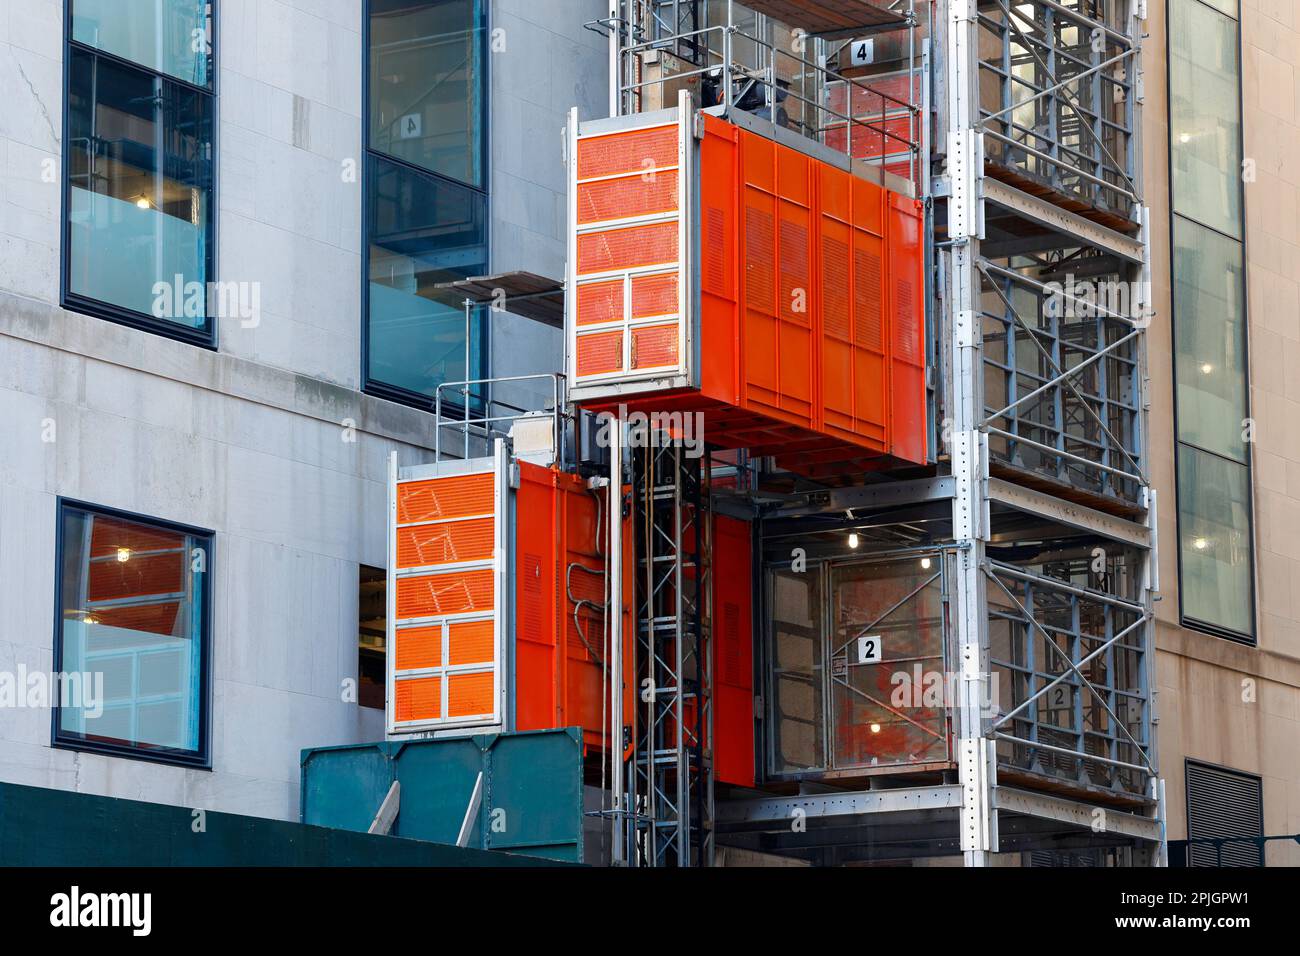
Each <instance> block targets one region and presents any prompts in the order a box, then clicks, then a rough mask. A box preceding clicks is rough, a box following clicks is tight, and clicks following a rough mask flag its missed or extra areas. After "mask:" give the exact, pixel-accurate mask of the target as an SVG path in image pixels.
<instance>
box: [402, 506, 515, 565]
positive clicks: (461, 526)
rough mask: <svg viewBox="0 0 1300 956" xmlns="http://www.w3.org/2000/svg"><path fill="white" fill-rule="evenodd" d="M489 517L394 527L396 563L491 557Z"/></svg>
mask: <svg viewBox="0 0 1300 956" xmlns="http://www.w3.org/2000/svg"><path fill="white" fill-rule="evenodd" d="M492 535H493V519H492V518H471V519H469V520H465V521H448V522H444V523H441V524H419V525H408V526H406V527H402V528H398V529H397V566H398V567H399V568H403V569H404V568H419V567H424V566H426V565H430V564H451V563H453V562H457V561H482V560H486V559H488V558H491V557H492V543H493V542H492Z"/></svg>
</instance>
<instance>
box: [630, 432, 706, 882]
mask: <svg viewBox="0 0 1300 956" xmlns="http://www.w3.org/2000/svg"><path fill="white" fill-rule="evenodd" d="M629 444H630V445H631V446H632V464H633V482H632V515H633V522H632V526H633V529H634V531H635V536H636V550H635V553H636V555H637V558H636V560H637V567H636V581H637V585H636V589H635V591H636V608H637V611H636V642H635V645H634V647H635V661H634V665H633V673H634V674H635V675H636V687H635V691H636V693H637V694H638V695H639V705H638V706H639V707H640V708H641V715H640V719H639V720H638V721H637V723H636V732H635V740H634V746H633V750H632V759H631V762H630V763H631V769H632V773H631V776H630V786H629V800H628V805H629V807H630V809H631V816H630V819H631V821H632V833H631V838H632V841H631V844H630V845H631V846H633V847H634V848H635V856H634V858H633V860H632V862H633V863H635V864H638V865H642V866H678V867H686V866H708V865H709V864H710V863H711V862H712V859H713V782H712V775H711V773H710V761H711V760H712V755H711V753H710V749H711V747H710V741H711V740H712V738H713V727H712V708H711V706H710V705H711V700H712V694H711V687H712V655H711V654H710V623H711V620H712V610H711V608H710V595H711V586H710V580H709V553H710V550H711V548H712V543H711V536H712V522H711V521H710V520H709V469H708V467H707V466H706V465H705V464H704V463H703V460H702V459H701V458H699V457H695V458H692V457H691V456H690V455H689V454H688V451H687V449H686V448H684V447H683V446H682V444H681V443H680V442H675V441H673V439H672V437H671V436H669V435H667V434H666V433H663V432H657V431H650V430H649V429H648V428H647V429H644V430H641V431H639V433H636V432H634V433H633V434H632V435H630V436H629Z"/></svg>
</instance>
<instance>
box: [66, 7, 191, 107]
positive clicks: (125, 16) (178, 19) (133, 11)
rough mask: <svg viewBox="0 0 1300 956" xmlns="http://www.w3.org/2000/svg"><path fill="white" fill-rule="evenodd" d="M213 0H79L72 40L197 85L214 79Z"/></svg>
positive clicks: (74, 15) (75, 12)
mask: <svg viewBox="0 0 1300 956" xmlns="http://www.w3.org/2000/svg"><path fill="white" fill-rule="evenodd" d="M208 8H209V3H208V0H74V3H73V5H72V39H74V40H76V41H77V42H78V43H84V44H85V45H86V46H89V47H94V48H95V49H97V50H103V51H104V52H105V53H112V54H113V55H114V56H118V57H121V58H122V59H124V60H130V61H131V62H132V63H138V64H140V65H141V66H144V67H148V68H149V69H151V70H156V71H157V72H159V73H166V74H167V75H169V76H174V77H176V78H177V79H178V80H184V81H185V82H186V83H193V84H194V85H195V86H207V85H208V84H209V83H210V82H211V79H212V71H211V62H212V48H211V39H212V38H211V20H210V18H209V15H208Z"/></svg>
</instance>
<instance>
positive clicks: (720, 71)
mask: <svg viewBox="0 0 1300 956" xmlns="http://www.w3.org/2000/svg"><path fill="white" fill-rule="evenodd" d="M731 15H732V14H731V10H730V7H728V9H727V16H728V19H730V17H731ZM645 32H646V31H641V30H637V31H634V33H645ZM757 33H758V31H757V30H754V31H752V32H747V31H746V30H745V29H744V28H742V27H740V26H737V25H735V24H734V23H731V22H728V23H726V24H713V25H709V26H703V27H699V28H697V29H692V30H686V31H683V32H678V33H673V34H670V35H658V36H653V35H652V37H651V38H650V39H637V40H636V42H631V43H627V44H625V45H623V46H621V47H620V49H619V73H618V76H619V81H618V87H617V91H618V100H619V107H620V110H621V111H622V112H623V113H625V114H627V113H637V112H644V111H646V110H648V109H654V108H658V107H660V106H667V105H671V104H672V103H673V102H675V93H673V91H674V90H675V89H680V88H682V87H683V86H686V87H688V88H692V89H693V90H695V92H694V93H693V98H694V99H695V101H696V103H697V104H698V105H699V106H700V107H702V108H709V107H721V108H722V109H723V110H724V112H730V111H732V110H740V111H743V112H747V113H751V114H753V115H755V116H758V117H761V118H763V119H766V120H768V121H769V122H771V123H772V124H773V125H774V126H777V127H781V128H784V129H788V130H791V131H792V132H795V133H797V134H799V135H801V136H803V137H805V138H807V139H810V140H813V141H815V142H818V143H822V144H823V145H826V146H828V147H830V148H831V149H834V150H836V151H837V152H842V153H846V154H847V155H850V156H852V157H853V158H855V159H859V160H861V161H863V162H866V163H870V164H874V165H881V166H885V167H886V168H887V169H889V170H890V171H891V172H894V173H896V174H897V175H899V176H900V177H902V178H905V179H907V180H908V181H909V182H911V183H913V184H914V185H916V186H918V188H919V177H920V175H921V163H922V157H921V115H920V113H921V109H920V105H919V104H920V98H921V84H922V83H923V77H922V73H921V71H919V70H917V69H915V68H914V66H913V65H912V64H913V63H914V60H915V56H914V50H912V49H911V47H912V46H914V42H915V41H914V40H912V39H911V33H912V31H911V29H908V35H909V51H910V52H909V59H908V64H909V66H908V68H907V69H906V70H905V73H906V76H905V77H904V78H903V80H902V82H901V86H902V90H899V89H897V87H898V86H899V85H900V84H899V82H898V78H897V77H896V76H890V77H888V78H887V79H886V81H885V82H882V83H878V84H872V83H868V82H864V81H863V80H862V79H860V78H856V77H849V76H846V75H845V74H843V73H841V72H837V71H835V70H833V69H830V68H829V67H827V66H824V65H822V63H821V62H818V61H819V60H822V59H823V57H822V56H820V55H819V56H817V57H816V58H815V59H810V58H809V57H808V56H805V55H802V52H806V51H808V50H809V49H813V50H816V51H822V50H823V48H824V44H825V42H826V41H822V40H819V39H815V38H811V37H807V36H799V35H797V34H794V35H792V37H793V41H792V42H794V43H795V44H797V45H798V46H799V47H801V50H796V51H794V52H791V51H790V50H786V49H782V48H781V47H780V46H779V45H778V44H776V43H774V42H772V41H770V40H768V39H765V38H763V37H761V36H758V35H757ZM653 56H658V57H659V58H660V62H658V64H657V65H655V64H648V63H647V61H649V60H650V59H651V58H652V57H653ZM665 56H671V57H673V58H674V59H675V60H676V61H677V64H676V65H675V66H671V67H670V66H667V65H665V64H664V63H663V62H662V58H663V57H665ZM647 74H654V75H649V76H647ZM891 87H893V88H892V89H891Z"/></svg>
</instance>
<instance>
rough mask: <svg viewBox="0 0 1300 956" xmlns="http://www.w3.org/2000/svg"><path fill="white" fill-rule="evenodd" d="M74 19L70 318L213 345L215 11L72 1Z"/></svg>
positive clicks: (67, 256) (144, 2)
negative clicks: (84, 315)
mask: <svg viewBox="0 0 1300 956" xmlns="http://www.w3.org/2000/svg"><path fill="white" fill-rule="evenodd" d="M124 7H125V8H126V9H125V11H124V9H123V8H124ZM68 14H69V22H68V50H67V66H66V69H67V77H66V84H67V117H66V124H65V128H66V129H67V136H66V142H65V146H64V168H65V169H66V170H67V176H66V180H65V183H64V187H65V192H64V217H65V221H64V232H65V235H64V243H65V248H64V256H63V260H64V268H63V302H64V305H65V306H66V307H67V308H70V309H73V310H75V311H80V312H88V313H91V314H94V315H99V316H101V317H103V318H107V319H111V320H114V321H118V322H122V323H124V324H127V325H132V326H135V327H138V328H145V329H148V330H150V331H154V332H161V333H163V334H167V335H171V336H173V337H176V338H182V339H185V340H188V341H193V342H197V343H199V344H203V345H211V344H212V343H213V341H214V337H215V336H214V328H213V323H212V317H211V316H210V315H209V309H208V302H207V289H208V283H209V281H210V280H211V279H212V278H213V274H214V250H215V239H214V222H215V210H214V206H213V186H214V169H215V161H214V139H213V130H214V112H215V106H214V95H213V85H212V82H213V77H212V47H211V42H210V38H211V4H210V3H205V2H200V0H157V2H155V0H69V3H68Z"/></svg>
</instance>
